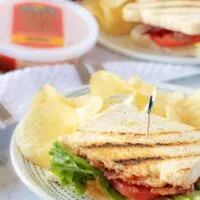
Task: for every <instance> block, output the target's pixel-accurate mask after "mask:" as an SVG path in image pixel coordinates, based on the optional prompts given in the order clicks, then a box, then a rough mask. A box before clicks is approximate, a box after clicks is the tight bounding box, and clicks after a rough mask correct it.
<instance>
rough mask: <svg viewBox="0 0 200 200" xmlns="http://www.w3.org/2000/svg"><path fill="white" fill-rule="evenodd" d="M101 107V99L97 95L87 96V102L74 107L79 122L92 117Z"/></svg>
mask: <svg viewBox="0 0 200 200" xmlns="http://www.w3.org/2000/svg"><path fill="white" fill-rule="evenodd" d="M102 107H103V100H102V99H101V97H99V96H88V98H87V102H85V103H84V104H83V105H82V106H80V107H78V108H76V109H75V112H76V113H77V115H78V117H79V120H80V124H82V123H85V122H86V121H88V120H90V119H92V118H93V117H94V116H95V115H97V113H99V112H100V111H101V109H102Z"/></svg>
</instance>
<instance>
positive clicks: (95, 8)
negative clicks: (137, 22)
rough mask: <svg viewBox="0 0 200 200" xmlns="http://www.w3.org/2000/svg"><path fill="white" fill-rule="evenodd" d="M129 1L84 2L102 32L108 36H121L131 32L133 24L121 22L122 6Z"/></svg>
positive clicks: (101, 0)
mask: <svg viewBox="0 0 200 200" xmlns="http://www.w3.org/2000/svg"><path fill="white" fill-rule="evenodd" d="M129 1H130V0H120V1H117V0H111V1H110V0H109V1H107V0H95V1H94V0H84V1H83V3H82V4H83V6H84V7H86V8H87V9H88V10H89V11H90V12H91V13H92V14H93V15H94V16H95V17H96V18H97V20H98V21H99V24H100V26H101V28H102V30H103V31H104V32H106V33H108V34H109V35H123V34H127V33H129V32H130V31H131V29H132V28H133V26H134V24H133V23H131V22H126V21H124V20H123V15H122V9H123V5H124V4H125V3H127V2H129Z"/></svg>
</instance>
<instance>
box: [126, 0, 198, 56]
mask: <svg viewBox="0 0 200 200" xmlns="http://www.w3.org/2000/svg"><path fill="white" fill-rule="evenodd" d="M123 16H124V19H125V21H127V22H134V23H138V25H136V26H135V28H133V30H132V33H131V37H132V39H133V41H134V43H137V44H138V45H141V46H144V47H149V48H155V47H156V48H158V49H159V51H160V50H164V51H167V53H171V54H174V55H182V56H185V55H186V56H200V1H199V0H195V1H193V0H173V1H171V0H168V1H160V0H143V1H142V0H139V1H137V2H135V3H129V4H127V5H125V6H124V9H123Z"/></svg>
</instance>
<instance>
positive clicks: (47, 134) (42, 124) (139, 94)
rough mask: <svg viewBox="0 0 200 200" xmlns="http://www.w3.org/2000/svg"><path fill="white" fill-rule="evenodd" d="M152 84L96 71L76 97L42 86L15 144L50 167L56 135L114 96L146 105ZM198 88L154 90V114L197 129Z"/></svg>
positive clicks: (199, 115) (199, 123) (84, 119)
mask: <svg viewBox="0 0 200 200" xmlns="http://www.w3.org/2000/svg"><path fill="white" fill-rule="evenodd" d="M153 88H154V86H153V85H151V84H148V83H145V82H143V81H142V80H140V79H139V78H138V77H135V76H133V77H132V78H130V80H129V81H124V80H122V79H121V78H119V77H118V76H116V75H114V74H112V73H110V72H107V71H99V72H96V73H94V74H93V76H92V77H91V80H90V93H89V94H87V95H84V96H80V97H76V98H66V97H64V96H62V95H61V94H60V93H59V92H58V91H56V90H55V89H54V88H53V87H51V86H50V85H45V86H44V87H43V88H42V89H41V90H40V91H39V92H38V93H37V94H36V95H35V97H34V99H33V103H32V106H31V108H30V110H29V112H28V113H27V115H26V116H25V118H24V119H23V120H22V121H21V123H20V124H19V126H18V128H17V144H18V146H19V148H20V150H21V152H22V153H23V155H24V156H25V157H26V158H27V159H28V160H30V161H31V162H33V163H35V164H36V165H38V166H40V167H49V165H50V157H49V155H48V152H49V150H50V147H51V145H52V142H53V141H55V140H56V139H57V138H58V137H59V136H61V135H66V134H74V133H75V132H76V131H77V129H78V127H79V126H80V124H82V123H85V122H87V121H88V120H90V119H92V118H93V117H95V116H96V115H97V114H98V113H99V112H102V111H103V110H105V109H107V108H108V107H109V106H111V104H112V103H111V101H110V99H111V98H112V97H113V96H115V95H123V96H125V97H129V98H128V99H126V103H127V102H128V103H132V104H133V106H136V107H137V108H138V109H139V110H141V111H142V110H144V108H145V107H146V105H147V104H148V101H149V97H150V95H151V94H152V91H153ZM199 102H200V90H199V91H197V92H196V93H194V94H193V95H191V96H189V97H186V96H185V95H184V94H183V93H182V92H168V93H165V92H161V91H158V92H157V96H156V100H155V103H154V108H153V113H155V114H157V115H159V116H162V117H165V118H167V119H168V120H171V121H177V122H182V123H185V124H189V125H191V126H194V127H196V128H198V129H199V128H200V104H199Z"/></svg>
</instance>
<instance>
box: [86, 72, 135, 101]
mask: <svg viewBox="0 0 200 200" xmlns="http://www.w3.org/2000/svg"><path fill="white" fill-rule="evenodd" d="M90 92H91V94H92V95H94V96H100V97H101V98H102V99H103V100H104V101H106V100H108V99H109V97H111V96H113V95H116V94H131V93H134V92H136V90H135V89H134V88H133V87H132V86H131V85H130V84H128V83H127V82H126V81H124V80H122V79H121V78H119V77H118V76H116V75H115V74H113V73H111V72H108V71H98V72H96V73H94V74H93V75H92V77H91V79H90Z"/></svg>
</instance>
